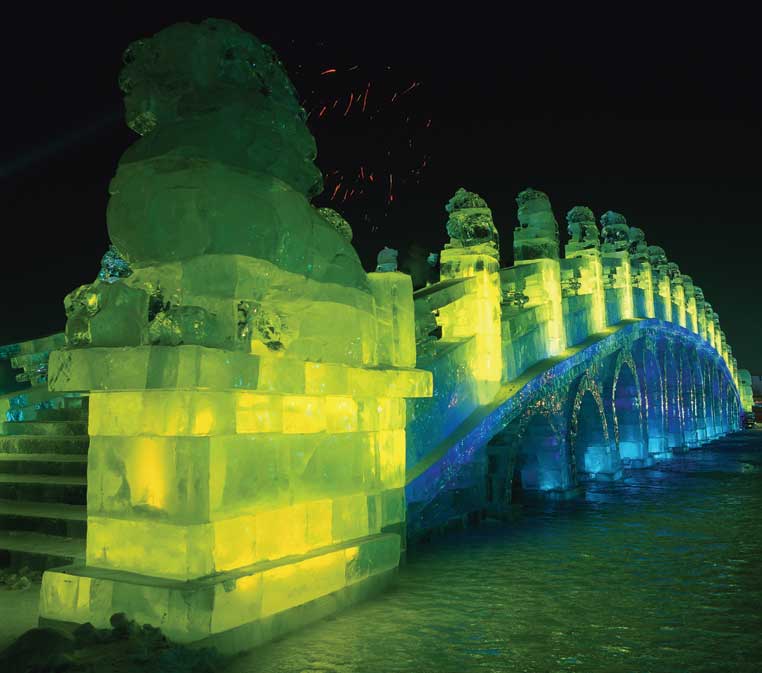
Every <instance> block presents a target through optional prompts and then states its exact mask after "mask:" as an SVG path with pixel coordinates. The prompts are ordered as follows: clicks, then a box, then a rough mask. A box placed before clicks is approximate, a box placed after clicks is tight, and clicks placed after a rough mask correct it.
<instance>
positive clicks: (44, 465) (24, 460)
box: [0, 453, 87, 476]
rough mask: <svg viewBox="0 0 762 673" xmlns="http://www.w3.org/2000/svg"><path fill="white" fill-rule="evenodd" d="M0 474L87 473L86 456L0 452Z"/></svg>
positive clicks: (74, 474) (73, 474)
mask: <svg viewBox="0 0 762 673" xmlns="http://www.w3.org/2000/svg"><path fill="white" fill-rule="evenodd" d="M0 474H49V475H68V476H77V475H85V474H87V456H86V455H84V454H78V453H74V454H71V453H0Z"/></svg>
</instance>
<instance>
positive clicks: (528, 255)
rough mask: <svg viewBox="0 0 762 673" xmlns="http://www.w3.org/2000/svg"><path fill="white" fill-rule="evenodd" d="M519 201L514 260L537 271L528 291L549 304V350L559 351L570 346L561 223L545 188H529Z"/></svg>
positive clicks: (538, 300)
mask: <svg viewBox="0 0 762 673" xmlns="http://www.w3.org/2000/svg"><path fill="white" fill-rule="evenodd" d="M516 203H517V204H518V220H519V226H518V227H516V229H514V231H513V258H514V262H515V264H516V266H528V265H531V266H532V268H533V271H534V272H533V273H532V274H531V275H527V276H526V282H527V284H526V290H525V292H526V294H527V295H528V296H529V297H530V301H532V302H534V301H537V302H538V303H547V304H548V305H549V308H550V317H549V319H548V321H547V323H546V325H547V332H546V334H547V345H548V354H549V355H557V354H558V353H561V352H562V351H564V350H565V349H566V333H565V330H564V316H563V300H562V294H561V264H560V261H559V239H558V223H557V222H556V218H555V216H554V215H553V209H552V207H551V205H550V200H549V199H548V195H547V194H545V193H544V192H541V191H539V190H536V189H532V188H531V187H530V188H527V189H525V190H524V191H523V192H520V193H519V195H518V196H517V197H516Z"/></svg>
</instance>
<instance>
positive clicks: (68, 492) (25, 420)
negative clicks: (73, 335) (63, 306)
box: [0, 335, 89, 570]
mask: <svg viewBox="0 0 762 673" xmlns="http://www.w3.org/2000/svg"><path fill="white" fill-rule="evenodd" d="M62 342H63V341H62V335H53V337H46V338H45V339H38V340H35V341H32V342H25V343H23V344H14V345H13V346H5V347H1V348H0V364H2V365H3V367H4V372H3V376H2V377H0V385H2V386H4V388H3V389H0V392H2V393H3V394H0V567H13V568H20V567H23V566H26V567H28V568H29V569H32V570H44V569H46V568H51V567H55V566H58V565H64V564H67V563H72V562H76V561H82V560H83V559H84V554H85V535H86V531H87V513H86V502H87V449H88V444H89V437H88V435H87V398H86V397H82V396H78V395H60V394H54V393H50V392H49V391H48V390H47V376H46V375H47V357H48V354H49V353H50V351H51V350H53V349H54V348H57V347H59V346H60V345H62ZM9 368H12V369H22V370H23V372H22V373H20V374H17V375H15V376H14V377H13V378H11V377H10V375H9V373H8V372H9ZM22 386H24V387H22ZM9 389H10V390H9Z"/></svg>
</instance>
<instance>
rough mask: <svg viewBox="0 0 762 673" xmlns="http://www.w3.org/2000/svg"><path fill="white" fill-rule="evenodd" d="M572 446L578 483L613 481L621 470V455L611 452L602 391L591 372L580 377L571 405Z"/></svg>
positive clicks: (570, 436)
mask: <svg viewBox="0 0 762 673" xmlns="http://www.w3.org/2000/svg"><path fill="white" fill-rule="evenodd" d="M569 446H570V459H571V461H572V469H573V471H574V474H575V476H576V479H577V480H580V479H584V478H593V479H595V478H610V479H612V478H615V477H616V476H617V475H618V473H619V472H620V470H621V465H620V462H619V456H618V455H616V453H615V452H614V451H612V450H611V436H610V434H609V427H608V422H607V421H606V410H605V407H604V405H603V396H602V394H601V388H600V386H599V384H598V383H596V381H595V378H594V377H593V376H592V375H591V374H590V372H586V373H585V374H583V376H582V377H581V379H580V382H579V386H578V387H577V392H576V394H575V396H574V401H573V402H572V405H571V411H570V419H569Z"/></svg>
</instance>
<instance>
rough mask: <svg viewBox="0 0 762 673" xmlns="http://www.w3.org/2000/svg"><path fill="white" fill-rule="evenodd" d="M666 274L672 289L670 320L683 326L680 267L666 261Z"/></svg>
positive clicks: (683, 310)
mask: <svg viewBox="0 0 762 673" xmlns="http://www.w3.org/2000/svg"><path fill="white" fill-rule="evenodd" d="M667 275H668V276H669V280H670V287H671V291H672V322H673V323H675V324H677V325H680V327H685V326H686V324H685V288H684V287H683V276H682V274H681V273H680V267H678V266H677V264H675V263H674V262H669V263H667Z"/></svg>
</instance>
